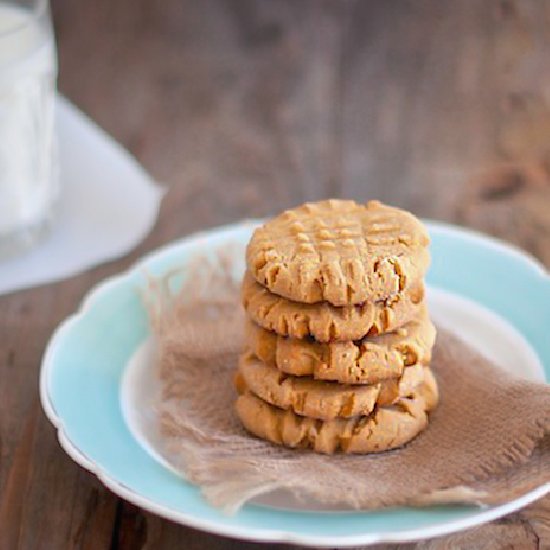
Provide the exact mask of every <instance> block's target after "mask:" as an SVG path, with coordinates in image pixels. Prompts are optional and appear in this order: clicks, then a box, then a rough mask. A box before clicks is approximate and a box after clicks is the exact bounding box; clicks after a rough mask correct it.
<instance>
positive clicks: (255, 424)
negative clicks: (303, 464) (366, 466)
mask: <svg viewBox="0 0 550 550" xmlns="http://www.w3.org/2000/svg"><path fill="white" fill-rule="evenodd" d="M236 410H237V414H238V416H239V418H240V419H241V421H242V423H243V424H244V427H245V428H246V429H247V430H248V431H249V432H251V433H252V434H254V435H256V436H258V437H260V438H262V439H266V440H267V441H271V442H272V443H276V444H278V445H284V446H286V447H292V448H295V447H298V448H312V449H314V450H315V451H317V452H319V453H328V454H331V453H334V452H336V451H339V450H341V451H342V452H344V453H377V452H381V451H385V450H388V449H395V448H396V447H401V446H402V445H404V444H405V443H407V442H409V441H410V440H411V439H413V438H414V437H415V436H416V435H418V433H420V432H421V431H422V430H423V429H424V428H425V427H426V426H427V424H428V417H427V414H426V410H425V401H424V398H423V397H422V396H421V395H418V396H417V397H413V398H401V399H398V400H397V401H396V403H395V404H393V405H390V406H387V407H377V408H375V410H374V411H373V412H372V413H371V414H370V415H368V416H356V417H354V418H349V419H344V418H336V419H334V420H329V421H323V420H318V419H315V418H308V417H306V416H299V415H297V414H295V413H293V412H292V411H291V410H287V411H285V410H283V409H279V408H277V407H274V406H273V405H270V404H269V403H266V402H265V401H262V400H261V399H260V398H259V397H256V396H255V395H254V394H252V393H250V392H246V393H244V394H242V395H240V396H239V398H238V399H237V403H236Z"/></svg>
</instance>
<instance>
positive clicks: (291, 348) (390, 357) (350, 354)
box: [245, 304, 436, 384]
mask: <svg viewBox="0 0 550 550" xmlns="http://www.w3.org/2000/svg"><path fill="white" fill-rule="evenodd" d="M245 334H246V343H247V346H248V347H249V348H250V349H251V350H252V351H253V352H254V353H255V355H256V356H257V357H259V358H260V359H261V360H262V361H264V363H267V364H269V365H275V366H276V367H277V368H278V369H279V370H280V371H281V372H284V373H287V374H293V375H295V376H313V378H316V379H318V380H332V381H336V382H340V383H342V384H375V383H376V382H379V381H380V380H386V379H388V378H397V377H399V376H401V375H402V374H403V369H404V368H405V367H407V366H411V365H415V364H417V363H421V364H428V363H429V362H430V359H431V350H432V347H433V345H434V341H435V335H436V331H435V327H434V326H433V324H432V323H431V321H430V318H429V316H428V311H427V308H426V306H425V305H424V304H423V305H421V306H420V308H419V316H418V318H416V319H413V320H412V321H410V322H409V323H407V324H406V325H404V326H403V327H401V328H399V329H397V330H395V331H394V332H389V333H386V334H379V335H376V336H367V337H366V338H363V339H361V340H355V341H347V342H339V341H335V342H329V343H322V342H317V341H315V340H312V339H310V338H305V339H298V338H288V337H285V336H279V335H277V334H276V333H275V332H273V331H270V330H266V329H264V328H262V327H260V326H259V325H257V324H256V323H253V322H252V321H247V323H246V330H245Z"/></svg>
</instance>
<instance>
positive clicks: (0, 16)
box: [0, 2, 58, 239]
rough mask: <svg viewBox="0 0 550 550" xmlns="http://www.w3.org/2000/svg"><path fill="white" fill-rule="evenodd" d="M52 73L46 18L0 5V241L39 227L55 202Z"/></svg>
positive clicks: (52, 47) (52, 50) (54, 68)
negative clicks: (32, 227) (30, 227)
mask: <svg viewBox="0 0 550 550" xmlns="http://www.w3.org/2000/svg"><path fill="white" fill-rule="evenodd" d="M56 73H57V64H56V56H55V45H54V41H53V36H52V32H51V28H50V26H49V24H48V18H47V14H45V15H44V16H42V17H36V16H33V14H32V12H30V11H27V10H25V9H23V8H19V7H16V6H13V5H9V4H6V3H4V2H0V239H2V237H3V236H4V237H5V236H7V235H9V234H14V233H16V232H17V231H19V230H22V229H24V228H25V227H29V226H32V225H36V224H40V223H41V222H42V221H43V219H44V218H45V217H47V215H48V214H49V212H50V209H51V206H52V204H53V202H54V201H55V198H56V196H57V191H58V189H57V173H56V164H55V159H54V154H53V153H54V151H53V149H54V143H53V140H54V136H53V108H54V96H55V79H56Z"/></svg>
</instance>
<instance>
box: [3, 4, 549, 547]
mask: <svg viewBox="0 0 550 550" xmlns="http://www.w3.org/2000/svg"><path fill="white" fill-rule="evenodd" d="M52 3H53V15H54V21H55V29H56V33H57V37H58V45H59V58H60V79H59V86H60V89H61V91H62V92H63V93H64V94H66V95H67V96H68V97H69V98H70V99H71V100H73V101H74V102H75V103H76V104H77V105H78V106H79V107H81V108H82V109H83V110H84V111H85V112H87V113H88V114H89V115H90V116H91V117H92V118H93V119H94V120H96V121H97V122H98V124H99V125H101V126H102V127H103V128H105V129H106V130H107V131H108V132H110V133H111V134H112V135H113V136H114V137H115V138H116V139H117V140H119V141H120V142H121V143H122V144H123V145H125V146H126V147H127V148H128V149H129V150H130V151H131V152H132V153H133V154H134V155H136V157H137V158H138V159H139V160H140V161H141V162H142V163H143V165H144V166H145V167H146V168H147V169H148V170H149V171H150V172H151V173H152V174H153V176H154V177H155V178H156V179H157V180H158V181H159V182H162V183H164V184H166V185H168V186H169V193H168V195H167V197H166V199H165V200H164V204H163V207H162V211H161V214H160V218H159V221H158V223H157V225H156V227H155V229H154V230H153V232H152V234H151V235H150V236H149V237H148V238H147V239H146V240H145V242H144V243H142V244H141V245H140V246H139V247H138V249H137V250H135V251H134V252H132V253H131V254H130V255H128V256H126V257H125V258H122V259H120V260H118V261H115V262H110V263H108V264H106V265H103V266H101V267H98V268H95V269H92V270H90V271H87V272H86V273H84V274H82V275H80V276H78V277H74V278H72V279H69V280H67V281H63V282H61V283H58V284H53V285H48V286H45V287H40V288H35V289H32V290H27V291H24V292H18V293H15V294H12V295H9V296H4V297H2V298H0V548H2V549H4V548H6V549H12V548H25V549H27V548H47V549H58V548H86V549H96V548H97V549H104V548H116V549H127V548H128V549H129V548H132V549H133V548H154V549H171V548H187V549H198V548H212V549H222V548H252V547H256V545H253V544H244V543H239V542H235V541H230V540H228V539H222V538H219V537H215V536H212V535H208V534H203V533H200V532H197V531H194V530H192V529H188V528H184V527H180V526H176V525H174V524H172V523H170V522H167V521H164V520H161V519H159V518H157V517H155V516H152V515H150V514H148V513H145V512H142V511H141V510H139V509H136V508H135V507H133V506H131V505H129V504H127V503H125V502H123V501H121V500H120V499H118V498H117V497H116V496H114V495H113V494H111V493H110V492H109V491H108V490H106V489H105V488H103V486H102V485H101V484H100V483H99V482H98V481H97V480H96V479H95V478H94V477H93V476H92V475H90V474H88V473H87V472H85V471H84V470H83V469H81V468H79V467H78V466H76V465H75V464H74V463H73V462H72V461H71V460H70V459H69V458H68V457H67V456H66V455H65V454H64V453H63V451H62V450H61V449H60V447H59V445H58V444H57V441H56V437H55V433H54V430H53V428H52V427H51V426H50V424H49V423H48V421H47V420H46V418H45V416H44V414H43V413H42V411H41V408H40V405H39V402H38V391H37V383H38V371H39V365H40V358H41V355H42V353H43V350H44V347H45V344H46V342H47V340H48V338H49V337H50V334H51V332H52V330H53V329H54V327H55V326H56V325H57V324H58V323H59V322H60V321H61V320H62V319H63V318H64V317H66V316H67V315H69V314H70V313H71V312H73V311H74V310H75V308H76V307H77V306H78V303H79V302H80V300H81V299H82V297H83V296H84V294H85V293H86V291H87V290H88V289H89V288H90V287H91V286H92V285H93V284H95V283H97V282H98V281H100V280H101V279H103V278H104V277H106V276H109V275H112V274H114V273H116V272H118V271H120V270H122V269H125V268H126V267H128V266H129V265H130V264H131V263H132V262H133V261H135V260H136V259H137V258H138V257H139V256H140V255H142V254H143V253H144V252H146V251H148V250H151V249H153V248H155V247H156V246H158V245H160V244H162V243H165V242H167V241H169V240H171V239H174V238H176V237H180V236H182V235H185V234H187V233H189V232H192V231H194V230H197V229H200V228H204V227H208V226H214V225H218V224H222V223H226V222H231V221H235V220H239V219H241V218H243V217H252V216H265V215H267V214H272V213H275V212H277V211H280V210H281V209H284V208H286V207H289V206H291V205H294V204H296V203H300V202H302V201H305V200H310V199H319V198H323V197H329V196H336V197H340V196H342V197H350V198H354V199H357V200H362V201H364V200H366V199H368V198H373V197H376V198H379V199H382V200H384V201H387V202H389V203H392V204H395V205H398V206H403V207H405V208H408V209H411V210H413V211H414V212H415V213H417V214H418V215H421V216H426V217H432V218H438V219H443V220H448V221H453V222H459V223H463V224H466V225H471V226H474V227H476V228H480V229H482V230H485V231H488V232H490V233H493V234H496V235H499V236H501V237H504V238H507V239H508V240H511V241H514V242H516V243H518V244H520V245H522V246H523V247H525V248H526V249H528V250H530V251H531V252H532V253H533V254H535V255H537V256H538V257H539V258H541V259H542V260H543V261H544V262H546V264H547V265H550V214H549V211H550V155H549V149H550V109H549V104H548V101H549V99H550V98H549V94H550V61H549V60H550V39H549V37H550V35H549V34H548V32H547V28H548V22H549V21H550V3H549V2H543V1H540V0H525V1H523V2H520V1H513V0H500V1H496V0H485V1H477V0H464V1H460V2H440V1H438V0H433V1H425V0H417V1H414V2H413V1H395V2H384V1H378V2H376V1H365V0H362V1H361V0H357V1H356V0H285V1H281V0H271V1H267V0H263V1H262V0H202V1H200V2H193V1H192V0H185V1H184V0H171V1H168V0H164V1H163V2H151V1H150V0H118V1H117V2H113V1H111V0H94V1H92V0H87V1H81V2H72V1H71V0H52ZM131 204H132V198H131V197H128V208H131ZM0 269H1V267H0ZM510 526H512V527H513V528H514V529H526V530H528V529H531V528H532V527H531V526H530V525H529V524H528V523H526V522H525V517H524V516H514V518H512V519H508V520H505V521H500V522H497V523H496V524H494V525H493V527H492V528H493V529H494V532H495V538H494V540H495V541H497V542H496V543H497V546H495V548H499V547H500V546H498V540H499V539H498V537H499V536H500V534H501V533H502V532H503V530H505V529H508V528H510ZM533 540H534V541H535V536H534V535H533ZM533 544H535V543H533ZM533 548H536V546H533Z"/></svg>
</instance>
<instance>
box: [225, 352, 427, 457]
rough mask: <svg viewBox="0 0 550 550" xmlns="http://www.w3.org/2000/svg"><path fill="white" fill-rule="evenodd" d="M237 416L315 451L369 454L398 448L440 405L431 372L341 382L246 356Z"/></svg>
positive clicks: (261, 433)
mask: <svg viewBox="0 0 550 550" xmlns="http://www.w3.org/2000/svg"><path fill="white" fill-rule="evenodd" d="M235 383H236V387H237V389H238V391H239V393H240V396H239V398H238V400H237V405H236V408H237V414H238V415H239V417H240V419H241V421H242V422H243V424H244V426H245V428H246V429H247V430H249V431H250V432H251V433H253V434H254V435H256V436H258V437H261V438H263V439H267V440H268V441H271V442H272V443H277V444H280V445H285V446H287V447H300V448H312V449H314V450H315V451H317V452H322V453H334V452H336V451H338V450H341V451H343V452H347V453H374V452H380V451H384V450H388V449H393V448H396V447H400V446H401V445H403V444H405V443H407V442H408V441H410V440H411V439H413V438H414V437H415V436H416V435H417V434H418V433H419V432H420V431H422V430H423V429H424V428H425V427H426V425H427V420H428V419H427V414H426V413H427V412H428V411H430V410H432V409H433V408H434V407H435V406H436V404H437V400H438V394H437V384H436V382H435V379H434V377H433V374H432V372H431V370H430V369H429V367H426V366H422V365H420V364H417V365H414V366H410V367H407V368H406V369H405V370H404V372H403V375H402V376H400V377H399V378H393V379H387V380H384V381H381V382H380V383H378V384H370V385H345V384H339V383H336V382H326V381H321V380H315V379H313V378H311V377H305V376H303V377H298V376H293V375H288V374H285V373H283V372H281V371H280V370H278V369H277V368H276V367H274V366H270V365H266V364H265V363H263V362H262V361H260V360H258V359H257V358H256V357H255V356H254V354H253V353H251V352H249V351H247V352H245V353H244V354H243V355H242V356H241V358H240V362H239V370H238V372H237V375H236V378H235Z"/></svg>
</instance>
